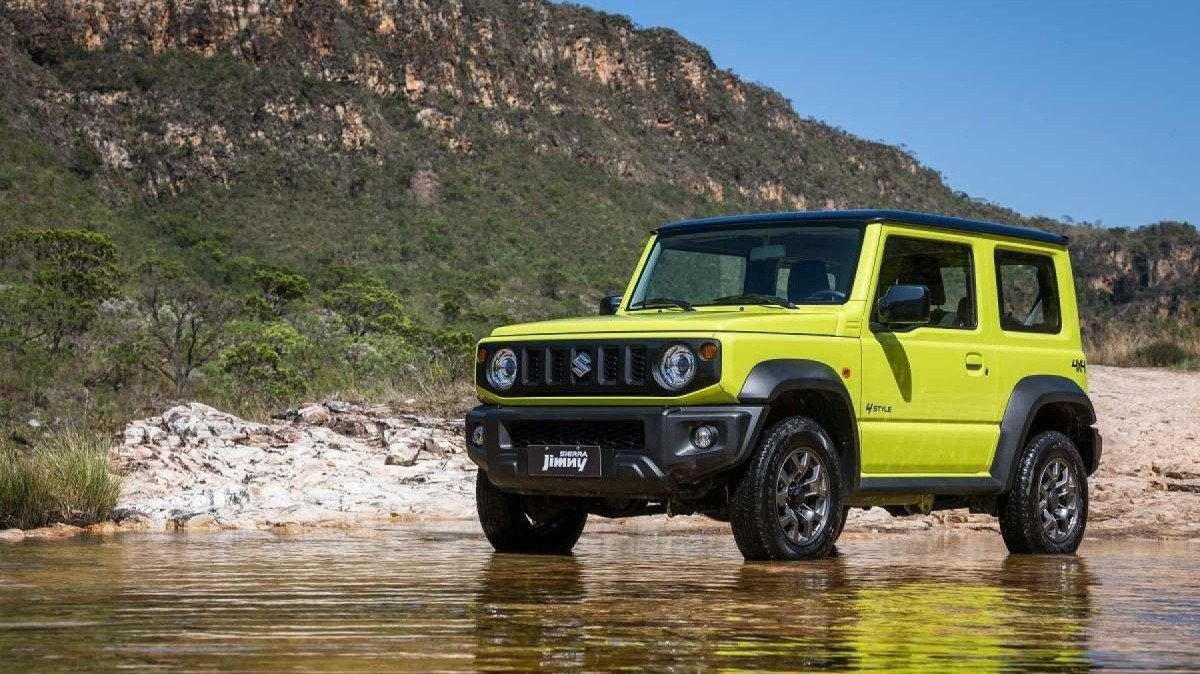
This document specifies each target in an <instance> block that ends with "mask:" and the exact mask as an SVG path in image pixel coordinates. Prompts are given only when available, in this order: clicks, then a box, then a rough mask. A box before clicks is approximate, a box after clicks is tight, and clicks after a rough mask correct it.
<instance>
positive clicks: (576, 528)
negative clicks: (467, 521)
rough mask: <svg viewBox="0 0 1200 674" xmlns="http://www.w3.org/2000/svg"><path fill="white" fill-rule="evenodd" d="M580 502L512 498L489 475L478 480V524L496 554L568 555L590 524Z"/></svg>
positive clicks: (553, 498) (557, 499) (566, 499)
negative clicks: (586, 525) (493, 482)
mask: <svg viewBox="0 0 1200 674" xmlns="http://www.w3.org/2000/svg"><path fill="white" fill-rule="evenodd" d="M583 506H584V503H583V501H582V500H581V499H572V498H555V497H550V496H522V495H520V494H510V493H509V492H506V491H503V490H501V489H500V488H499V487H497V486H496V485H494V484H492V482H491V480H489V479H488V476H487V473H485V472H483V471H482V470H481V471H479V474H478V476H477V477H476V479H475V507H476V509H477V510H478V512H479V524H480V525H482V526H483V533H484V535H485V536H487V539H488V542H490V543H491V544H492V547H493V548H495V549H496V552H524V553H529V554H540V555H569V554H571V549H572V548H574V547H575V543H576V542H578V541H579V537H580V536H581V535H583V525H584V524H585V523H586V522H587V516H588V514H587V510H586V509H585V508H584V507H583Z"/></svg>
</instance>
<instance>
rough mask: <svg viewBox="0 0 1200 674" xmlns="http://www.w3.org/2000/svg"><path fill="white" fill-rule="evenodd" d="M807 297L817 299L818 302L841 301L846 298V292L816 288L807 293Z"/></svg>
mask: <svg viewBox="0 0 1200 674" xmlns="http://www.w3.org/2000/svg"><path fill="white" fill-rule="evenodd" d="M808 299H810V300H817V301H818V302H841V301H842V300H844V299H846V293H844V292H842V291H840V290H818V291H817V292H815V293H813V294H811V295H809V296H808Z"/></svg>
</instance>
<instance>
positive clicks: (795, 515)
mask: <svg viewBox="0 0 1200 674" xmlns="http://www.w3.org/2000/svg"><path fill="white" fill-rule="evenodd" d="M775 510H776V513H777V516H778V517H779V526H780V527H781V528H782V529H783V535H784V536H786V537H787V539H788V540H789V541H791V542H792V543H794V544H796V545H807V544H808V543H811V542H812V541H813V540H815V539H816V538H817V537H818V536H820V535H821V533H822V532H823V531H824V530H825V527H826V526H827V525H828V523H829V476H828V475H827V474H826V472H825V466H824V465H823V464H822V463H821V459H820V457H818V456H817V454H816V453H815V452H813V451H811V450H808V449H803V448H798V449H793V450H792V452H791V453H790V454H788V455H787V457H786V458H785V459H784V460H783V462H782V463H780V464H779V473H778V475H777V477H776V479H775Z"/></svg>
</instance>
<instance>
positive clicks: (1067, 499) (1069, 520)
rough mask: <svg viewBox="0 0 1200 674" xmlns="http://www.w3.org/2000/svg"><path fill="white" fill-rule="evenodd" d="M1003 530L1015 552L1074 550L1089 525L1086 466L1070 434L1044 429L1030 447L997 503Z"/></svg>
mask: <svg viewBox="0 0 1200 674" xmlns="http://www.w3.org/2000/svg"><path fill="white" fill-rule="evenodd" d="M998 506H999V507H998V511H999V513H998V514H999V517H1000V533H1001V535H1003V536H1004V544H1005V545H1006V546H1008V551H1009V552H1011V553H1014V554H1031V553H1032V554H1070V553H1073V552H1075V550H1076V548H1078V547H1079V543H1080V541H1082V540H1083V532H1084V529H1085V528H1087V515H1088V493H1087V471H1086V470H1084V467H1083V459H1082V458H1080V456H1079V450H1078V449H1076V448H1075V443H1073V442H1071V439H1070V438H1068V437H1067V436H1065V435H1063V434H1062V433H1059V432H1057V431H1047V432H1045V433H1040V434H1038V435H1037V436H1036V437H1034V438H1033V439H1032V440H1030V441H1029V444H1028V445H1027V446H1026V447H1025V452H1024V453H1023V454H1022V455H1021V458H1020V464H1018V466H1017V477H1016V479H1015V480H1014V481H1013V487H1012V490H1011V491H1009V492H1008V493H1007V494H1005V495H1004V496H1001V497H1000V502H999V504H998Z"/></svg>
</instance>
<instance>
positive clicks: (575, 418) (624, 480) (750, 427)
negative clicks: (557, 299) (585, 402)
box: [466, 405, 766, 498]
mask: <svg viewBox="0 0 1200 674" xmlns="http://www.w3.org/2000/svg"><path fill="white" fill-rule="evenodd" d="M765 409H766V408H765V406H762V405H721V406H708V405H703V406H693V407H616V406H613V407H502V406H499V405H480V406H479V407H476V408H475V409H473V410H471V411H470V412H468V413H467V423H466V434H467V454H468V456H470V458H471V460H472V461H474V462H475V463H476V464H477V465H478V466H479V467H480V468H482V469H483V470H484V471H486V472H487V475H488V479H490V480H491V482H492V483H493V484H495V485H496V486H498V487H500V488H501V489H506V490H509V491H513V492H519V493H526V494H558V495H569V496H598V497H614V498H660V497H664V496H672V495H683V494H689V493H692V492H697V491H701V490H702V489H703V487H704V486H705V483H706V481H708V480H709V479H710V478H712V477H714V476H716V475H718V474H720V473H721V472H723V471H725V470H728V469H729V468H732V467H733V466H736V465H738V464H739V463H741V462H742V461H743V460H744V459H745V458H746V457H748V456H749V455H750V452H751V451H752V450H753V447H754V441H755V438H757V437H758V431H759V427H760V425H761V424H762V422H763V420H764V419H765V418H766V414H765V413H764V410H765ZM519 422H533V423H539V422H540V423H550V424H554V423H556V422H568V423H578V424H580V425H581V426H586V425H587V422H638V423H640V424H641V427H642V441H641V442H637V443H632V444H630V443H628V442H627V443H624V445H623V446H619V447H618V446H605V443H604V442H599V443H597V444H599V445H600V447H601V449H600V454H601V474H600V477H599V478H576V477H547V476H534V475H530V474H529V471H528V468H527V466H526V451H525V448H524V447H523V446H521V445H520V444H519V440H520V438H518V439H517V440H514V434H513V433H512V432H510V430H511V429H513V428H514V424H517V423H519ZM700 424H708V425H711V426H715V427H716V428H717V430H718V432H719V438H718V440H717V442H716V444H714V445H713V446H712V447H709V448H707V449H703V450H701V449H698V448H696V447H694V446H693V445H692V442H691V436H692V430H693V429H694V428H695V427H696V426H698V425H700ZM478 425H482V426H483V428H484V440H483V445H475V444H473V443H472V442H471V434H472V430H473V429H474V428H475V426H478ZM564 444H576V443H564ZM637 445H640V446H637Z"/></svg>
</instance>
